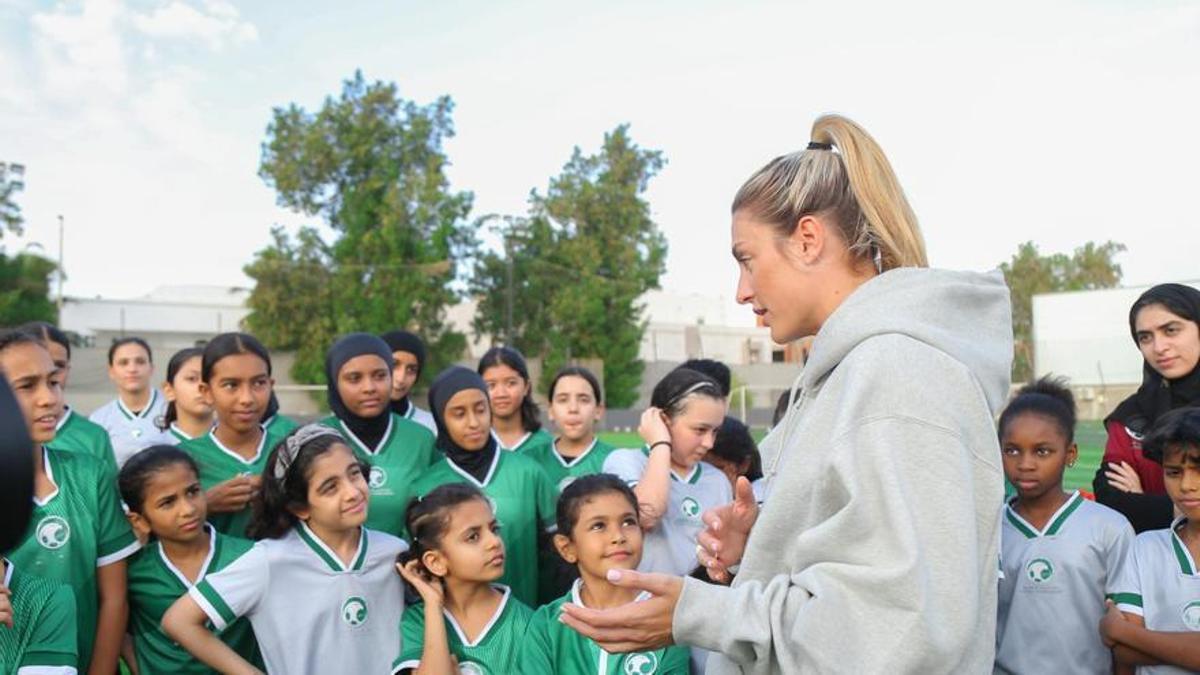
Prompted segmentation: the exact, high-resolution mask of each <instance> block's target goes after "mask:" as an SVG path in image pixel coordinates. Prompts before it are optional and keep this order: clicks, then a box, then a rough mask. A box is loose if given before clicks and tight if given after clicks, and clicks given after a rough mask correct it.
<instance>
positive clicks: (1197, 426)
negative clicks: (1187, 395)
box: [1142, 407, 1200, 464]
mask: <svg viewBox="0 0 1200 675" xmlns="http://www.w3.org/2000/svg"><path fill="white" fill-rule="evenodd" d="M1180 450H1182V451H1184V452H1186V453H1187V454H1188V455H1189V463H1193V464H1200V459H1198V460H1193V459H1191V458H1190V456H1191V455H1200V408H1195V407H1187V408H1178V409H1176V410H1172V411H1171V412H1169V413H1167V414H1165V415H1163V416H1162V417H1160V418H1158V420H1157V421H1156V422H1155V423H1154V426H1153V427H1151V428H1150V431H1149V433H1147V434H1146V438H1145V439H1143V440H1142V454H1143V455H1145V456H1146V457H1147V458H1149V459H1152V460H1154V461H1155V462H1158V463H1159V464H1162V463H1163V460H1164V459H1165V458H1166V456H1167V454H1169V453H1174V452H1179V451H1180Z"/></svg>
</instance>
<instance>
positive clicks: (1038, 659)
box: [996, 491, 1133, 674]
mask: <svg viewBox="0 0 1200 675" xmlns="http://www.w3.org/2000/svg"><path fill="white" fill-rule="evenodd" d="M1000 536H1001V549H1000V569H1001V571H1002V572H1003V575H1002V577H1001V579H1000V598H999V604H998V617H997V619H998V620H997V622H996V672H997V673H1080V674H1086V673H1101V672H1108V671H1109V669H1110V668H1111V665H1112V653H1111V652H1110V651H1109V649H1108V648H1107V647H1105V646H1104V643H1103V642H1102V641H1101V640H1100V631H1099V630H1098V628H1097V627H1098V626H1099V625H1100V618H1101V617H1102V616H1104V610H1105V606H1104V600H1105V597H1106V596H1107V597H1111V596H1113V595H1114V594H1115V593H1116V588H1117V583H1118V580H1119V579H1120V578H1121V577H1122V576H1123V574H1124V569H1125V565H1126V561H1127V560H1128V557H1129V550H1130V548H1131V547H1132V545H1133V528H1132V527H1130V525H1129V521H1128V520H1126V519H1125V517H1124V516H1122V515H1121V514H1119V513H1117V512H1116V511H1114V510H1112V509H1110V508H1108V507H1106V506H1102V505H1100V504H1097V503H1095V502H1092V501H1088V500H1087V499H1084V497H1083V495H1081V494H1079V492H1078V491H1076V492H1075V493H1074V494H1072V495H1071V496H1070V497H1069V498H1068V499H1067V501H1066V503H1064V504H1063V505H1062V507H1061V508H1059V510H1058V511H1057V512H1056V513H1055V514H1054V515H1053V516H1052V517H1051V518H1050V520H1049V521H1048V522H1047V523H1046V527H1045V529H1043V530H1040V531H1039V530H1038V529H1037V528H1035V527H1034V526H1033V525H1031V524H1029V523H1028V522H1027V521H1026V520H1025V519H1024V518H1022V517H1021V516H1020V515H1019V514H1017V512H1016V510H1015V509H1014V508H1013V506H1012V503H1011V502H1010V503H1009V504H1008V505H1006V506H1005V507H1004V517H1003V524H1002V525H1001V535H1000ZM1064 617H1069V620H1067V619H1065V618H1064Z"/></svg>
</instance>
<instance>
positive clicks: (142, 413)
mask: <svg viewBox="0 0 1200 675" xmlns="http://www.w3.org/2000/svg"><path fill="white" fill-rule="evenodd" d="M155 403H158V389H156V388H151V389H150V400H149V401H148V402H146V407H145V408H142V409H141V410H139V411H138V412H137V413H136V414H134V412H133V411H132V410H130V409H129V408H128V407H126V406H125V402H124V401H122V400H121V397H120V396H118V397H117V410H120V411H121V414H122V415H124V416H125V419H127V420H131V419H134V418H135V417H142V418H145V417H149V416H150V411H152V410H154V404H155Z"/></svg>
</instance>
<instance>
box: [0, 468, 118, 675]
mask: <svg viewBox="0 0 1200 675" xmlns="http://www.w3.org/2000/svg"><path fill="white" fill-rule="evenodd" d="M42 461H43V463H44V464H43V466H44V467H45V471H46V475H47V476H48V477H49V478H50V481H51V482H52V483H54V485H55V486H56V489H55V491H54V492H53V493H52V494H50V495H49V496H48V497H46V498H45V499H42V500H37V499H35V500H34V503H33V517H32V518H31V519H30V521H29V529H28V530H27V531H26V533H25V536H24V538H23V539H22V540H21V543H20V544H18V545H17V548H16V549H15V550H13V551H11V552H10V553H9V556H8V557H9V559H11V560H12V561H13V562H14V563H16V565H17V567H19V568H21V569H22V570H27V571H28V572H29V573H30V574H31V575H34V576H38V577H42V578H43V579H50V580H52V581H60V582H63V583H65V584H67V585H69V586H71V588H72V590H74V591H75V604H76V609H77V611H76V614H75V627H76V638H77V639H76V641H77V643H78V646H79V663H80V664H82V667H83V668H86V667H87V664H88V663H90V662H91V658H92V643H93V642H94V641H95V639H96V620H97V613H98V612H99V607H98V605H99V600H98V596H97V594H98V586H97V582H96V569H97V568H99V567H105V566H107V565H111V564H113V563H116V562H119V561H121V560H124V559H126V558H128V557H129V556H131V555H133V553H134V552H135V551H137V550H138V548H139V544H138V542H137V539H135V538H134V536H133V530H132V529H131V528H130V527H129V521H128V520H126V519H125V514H124V512H123V511H122V510H121V500H120V499H118V498H117V481H116V478H114V477H113V475H112V473H110V472H109V471H108V469H107V468H106V467H105V466H104V465H103V464H101V463H99V462H97V461H96V460H94V459H92V458H91V457H87V456H85V455H83V454H81V453H77V452H65V451H62V450H54V449H52V448H47V449H46V450H45V451H43V453H42Z"/></svg>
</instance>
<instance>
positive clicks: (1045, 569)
mask: <svg viewBox="0 0 1200 675" xmlns="http://www.w3.org/2000/svg"><path fill="white" fill-rule="evenodd" d="M1025 576H1027V577H1029V580H1030V581H1032V582H1033V583H1035V584H1044V583H1046V582H1047V581H1050V578H1051V577H1053V576H1054V565H1052V564H1050V561H1049V560H1046V559H1045V558H1034V559H1033V560H1032V561H1030V563H1029V564H1028V565H1026V566H1025Z"/></svg>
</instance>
